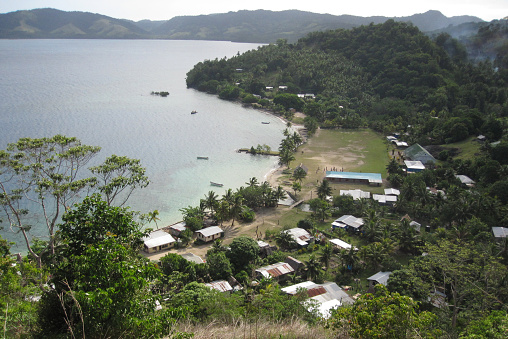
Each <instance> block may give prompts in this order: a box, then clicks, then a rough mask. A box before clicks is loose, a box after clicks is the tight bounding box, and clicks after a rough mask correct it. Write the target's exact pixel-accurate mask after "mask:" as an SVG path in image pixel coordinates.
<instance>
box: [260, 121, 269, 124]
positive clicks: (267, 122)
mask: <svg viewBox="0 0 508 339" xmlns="http://www.w3.org/2000/svg"><path fill="white" fill-rule="evenodd" d="M261 123H262V124H264V125H268V124H270V121H262V122H261Z"/></svg>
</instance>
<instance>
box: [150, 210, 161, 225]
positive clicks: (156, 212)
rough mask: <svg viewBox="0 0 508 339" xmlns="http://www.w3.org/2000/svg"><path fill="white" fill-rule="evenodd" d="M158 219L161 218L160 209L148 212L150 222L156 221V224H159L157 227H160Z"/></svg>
mask: <svg viewBox="0 0 508 339" xmlns="http://www.w3.org/2000/svg"><path fill="white" fill-rule="evenodd" d="M157 220H158V221H160V219H159V210H153V211H152V212H148V222H149V223H151V222H155V226H157V229H159V225H158V224H157Z"/></svg>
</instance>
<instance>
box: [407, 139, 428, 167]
mask: <svg viewBox="0 0 508 339" xmlns="http://www.w3.org/2000/svg"><path fill="white" fill-rule="evenodd" d="M404 157H405V158H406V159H409V160H413V161H421V162H422V163H423V164H424V165H426V164H427V163H430V162H432V163H434V164H435V163H436V159H435V158H434V157H433V156H432V154H430V153H429V152H428V151H427V150H426V149H425V148H423V147H422V146H420V145H419V144H414V145H412V146H411V147H408V148H406V149H405V150H404Z"/></svg>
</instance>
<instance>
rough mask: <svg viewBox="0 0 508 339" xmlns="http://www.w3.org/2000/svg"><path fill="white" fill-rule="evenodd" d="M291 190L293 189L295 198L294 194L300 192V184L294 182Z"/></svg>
mask: <svg viewBox="0 0 508 339" xmlns="http://www.w3.org/2000/svg"><path fill="white" fill-rule="evenodd" d="M291 188H292V189H293V191H295V197H296V192H300V191H301V190H302V184H300V183H299V182H296V181H295V182H294V183H293V186H291Z"/></svg>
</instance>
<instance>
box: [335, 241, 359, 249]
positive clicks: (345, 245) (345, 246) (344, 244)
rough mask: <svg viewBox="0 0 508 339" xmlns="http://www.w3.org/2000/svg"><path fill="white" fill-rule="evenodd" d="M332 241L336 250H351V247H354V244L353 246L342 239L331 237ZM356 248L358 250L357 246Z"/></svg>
mask: <svg viewBox="0 0 508 339" xmlns="http://www.w3.org/2000/svg"><path fill="white" fill-rule="evenodd" d="M330 243H331V244H332V245H333V248H334V249H336V250H341V249H344V250H349V249H351V247H353V246H351V244H348V243H347V242H345V241H343V240H340V239H330ZM354 249H355V250H356V249H357V248H356V247H354Z"/></svg>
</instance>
